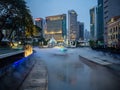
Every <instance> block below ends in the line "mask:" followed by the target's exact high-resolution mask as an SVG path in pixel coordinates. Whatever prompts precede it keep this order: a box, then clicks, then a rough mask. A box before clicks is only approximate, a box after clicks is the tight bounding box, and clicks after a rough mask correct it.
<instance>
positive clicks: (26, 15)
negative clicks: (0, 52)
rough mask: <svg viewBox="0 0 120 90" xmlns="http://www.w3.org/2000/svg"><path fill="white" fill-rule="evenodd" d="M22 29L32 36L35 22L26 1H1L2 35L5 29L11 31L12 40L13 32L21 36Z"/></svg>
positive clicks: (0, 20)
mask: <svg viewBox="0 0 120 90" xmlns="http://www.w3.org/2000/svg"><path fill="white" fill-rule="evenodd" d="M20 28H21V29H22V30H23V31H24V32H25V31H27V32H29V34H30V35H32V29H33V20H32V16H31V14H30V10H29V9H28V7H27V6H26V2H25V0H0V33H1V32H2V30H3V29H7V30H11V31H10V32H11V33H10V35H8V36H9V38H10V37H11V35H12V32H13V31H15V32H18V34H19V31H18V30H19V29H20ZM16 36H17V34H16ZM0 38H3V37H2V36H1V35H0ZM9 38H8V39H9ZM0 41H1V39H0Z"/></svg>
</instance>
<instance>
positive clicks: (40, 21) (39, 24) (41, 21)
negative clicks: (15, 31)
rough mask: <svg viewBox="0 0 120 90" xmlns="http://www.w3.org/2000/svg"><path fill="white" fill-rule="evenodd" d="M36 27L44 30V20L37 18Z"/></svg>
mask: <svg viewBox="0 0 120 90" xmlns="http://www.w3.org/2000/svg"><path fill="white" fill-rule="evenodd" d="M35 25H36V26H38V27H40V28H41V29H43V18H35Z"/></svg>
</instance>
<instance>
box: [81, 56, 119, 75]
mask: <svg viewBox="0 0 120 90" xmlns="http://www.w3.org/2000/svg"><path fill="white" fill-rule="evenodd" d="M79 58H83V59H85V60H87V61H88V62H91V63H94V64H97V65H100V66H103V67H106V68H108V69H111V70H113V71H115V72H116V73H117V75H120V65H119V64H109V65H102V64H100V63H97V62H95V61H93V60H90V59H88V58H85V57H83V56H80V55H79Z"/></svg>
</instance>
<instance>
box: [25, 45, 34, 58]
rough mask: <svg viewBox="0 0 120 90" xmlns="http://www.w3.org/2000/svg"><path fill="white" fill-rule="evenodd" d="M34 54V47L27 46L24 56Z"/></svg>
mask: <svg viewBox="0 0 120 90" xmlns="http://www.w3.org/2000/svg"><path fill="white" fill-rule="evenodd" d="M32 53H33V49H32V46H30V45H26V46H25V53H24V56H25V57H27V56H29V55H31V54H32Z"/></svg>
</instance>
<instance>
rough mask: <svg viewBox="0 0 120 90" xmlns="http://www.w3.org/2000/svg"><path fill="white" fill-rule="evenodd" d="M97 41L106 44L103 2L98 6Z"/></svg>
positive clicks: (99, 2) (99, 1) (99, 0)
mask: <svg viewBox="0 0 120 90" xmlns="http://www.w3.org/2000/svg"><path fill="white" fill-rule="evenodd" d="M97 40H98V41H99V42H101V43H103V42H104V19H103V0H98V5H97Z"/></svg>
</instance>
